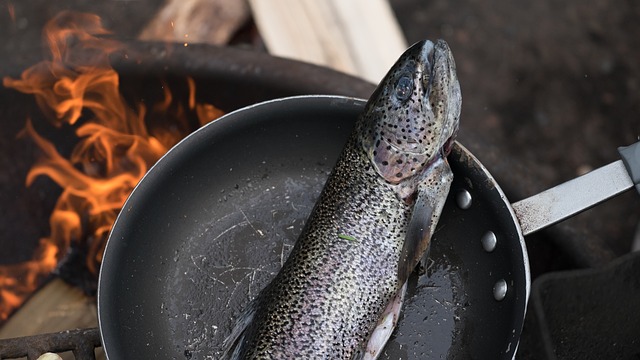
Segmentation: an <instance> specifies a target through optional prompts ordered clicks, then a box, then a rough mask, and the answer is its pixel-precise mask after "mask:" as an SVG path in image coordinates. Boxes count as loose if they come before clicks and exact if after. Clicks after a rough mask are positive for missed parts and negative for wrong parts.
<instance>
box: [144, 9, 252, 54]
mask: <svg viewBox="0 0 640 360" xmlns="http://www.w3.org/2000/svg"><path fill="white" fill-rule="evenodd" d="M249 16H250V13H249V6H248V5H247V3H246V2H245V0H168V1H167V2H166V3H165V5H164V7H163V8H162V9H161V10H160V11H159V12H158V13H157V14H156V16H155V17H154V18H153V20H151V22H150V23H149V24H147V26H146V27H145V28H144V29H143V30H142V32H141V33H140V35H139V37H138V38H139V39H140V40H154V41H167V42H182V43H185V44H189V43H207V44H214V45H224V44H226V43H228V42H229V40H230V39H231V37H232V36H233V35H234V34H235V32H236V31H237V30H238V29H240V28H241V27H242V26H243V25H244V24H245V23H246V22H247V21H248V19H249Z"/></svg>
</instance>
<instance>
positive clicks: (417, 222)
mask: <svg viewBox="0 0 640 360" xmlns="http://www.w3.org/2000/svg"><path fill="white" fill-rule="evenodd" d="M461 104H462V97H461V93H460V85H459V83H458V79H457V75H456V68H455V63H454V60H453V56H452V54H451V50H450V49H449V46H448V45H447V43H446V42H445V41H443V40H438V41H437V42H436V43H435V44H434V43H433V42H431V41H428V40H425V41H421V42H418V43H416V44H414V45H413V46H411V47H410V48H409V49H408V50H406V52H405V53H404V54H402V55H401V57H400V58H399V59H398V61H397V62H396V63H395V64H394V65H393V67H392V68H391V69H390V70H389V72H388V73H387V75H386V76H385V77H384V78H383V79H382V81H381V82H380V84H379V85H378V87H377V88H376V90H375V91H374V93H373V94H372V95H371V98H370V99H369V101H368V102H367V104H366V106H365V109H364V111H363V113H362V114H361V115H360V116H359V117H358V119H357V120H356V124H355V127H354V130H353V132H352V133H351V135H350V137H349V139H348V140H347V144H346V145H345V147H344V149H343V151H342V153H341V155H340V156H339V158H338V161H337V163H336V165H335V167H334V168H333V170H332V172H331V174H330V175H329V178H328V180H327V182H326V183H325V186H324V188H323V190H322V193H321V195H320V197H319V199H318V201H317V203H316V204H315V206H314V208H313V210H312V212H311V215H310V217H309V218H308V220H307V222H306V224H305V227H304V228H303V230H302V233H301V235H300V237H299V238H298V240H297V242H296V243H295V245H294V248H293V249H292V251H291V253H290V255H289V257H288V258H287V260H286V262H285V263H284V265H283V267H282V269H281V270H280V271H279V272H278V274H277V275H276V276H275V278H274V279H273V280H272V281H271V282H270V283H269V284H268V285H267V286H266V287H265V288H264V289H263V290H262V291H261V292H260V293H259V295H258V296H257V297H256V298H255V299H254V300H253V301H252V302H251V303H250V304H249V305H248V307H247V308H246V309H245V310H244V311H243V313H242V314H240V316H239V319H238V321H237V324H236V326H235V328H234V329H233V331H232V333H231V334H230V335H229V336H228V337H227V339H226V340H225V344H224V345H223V347H224V348H225V357H226V358H230V359H376V358H377V357H378V356H379V355H380V353H381V352H382V349H383V347H384V345H385V344H386V342H387V341H388V339H389V337H390V336H391V333H392V331H393V329H394V327H395V325H396V323H397V320H398V316H399V313H400V309H401V306H402V301H403V298H404V293H405V290H406V282H407V278H408V277H409V275H410V274H411V272H412V271H413V270H414V268H415V267H416V266H417V265H418V263H419V262H420V261H421V259H422V258H423V256H424V255H425V253H426V252H427V250H428V248H429V244H430V240H431V236H432V235H433V233H434V230H435V226H436V224H437V222H438V219H439V217H440V213H441V211H442V208H443V206H444V203H445V200H446V198H447V194H448V192H449V188H450V185H451V182H452V180H453V173H452V171H451V169H450V167H449V164H448V162H447V159H446V157H447V155H448V154H449V151H450V150H451V147H452V145H453V141H454V139H455V136H456V134H457V132H458V125H459V118H460V107H461Z"/></svg>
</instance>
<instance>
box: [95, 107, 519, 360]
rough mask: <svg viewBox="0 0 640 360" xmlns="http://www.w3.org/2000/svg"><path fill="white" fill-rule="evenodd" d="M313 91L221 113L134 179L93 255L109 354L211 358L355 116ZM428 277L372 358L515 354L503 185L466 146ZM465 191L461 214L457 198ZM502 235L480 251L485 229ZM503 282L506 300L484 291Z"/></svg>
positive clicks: (273, 261)
mask: <svg viewBox="0 0 640 360" xmlns="http://www.w3.org/2000/svg"><path fill="white" fill-rule="evenodd" d="M363 106H364V102H363V101H361V100H355V99H349V98H343V97H329V96H310V97H296V98H287V99H282V100H276V101H271V102H267V103H263V104H260V105H256V106H252V107H250V108H245V109H243V110H240V111H237V112H234V113H231V114H229V115H227V116H225V117H223V118H221V119H219V120H217V121H216V122H214V123H211V124H209V125H208V126H205V127H204V128H202V129H200V130H198V131H197V132H195V133H194V134H192V135H191V136H190V137H188V138H187V139H185V140H184V141H183V142H181V143H180V144H178V145H177V146H176V147H175V148H173V149H172V150H171V151H170V152H169V153H168V154H167V155H166V156H165V157H164V158H163V159H162V160H160V161H159V162H158V163H157V164H156V166H154V168H153V169H152V170H151V171H150V172H149V173H148V174H147V176H146V177H145V178H144V179H143V180H142V181H141V183H140V184H139V185H138V187H137V188H136V190H135V191H134V192H133V193H132V195H131V197H130V198H129V200H128V201H127V203H126V204H125V207H124V208H123V211H122V212H121V214H120V216H119V218H118V221H117V222H116V224H115V226H114V228H113V230H112V233H111V236H110V239H109V242H108V244H107V248H106V251H105V256H104V259H103V267H102V272H101V276H100V283H99V293H98V312H99V319H100V328H101V333H102V337H103V346H104V348H105V350H106V353H107V356H108V357H109V358H110V359H126V358H137V359H140V358H177V359H183V358H185V359H211V358H218V357H219V354H220V347H221V343H222V340H223V339H224V338H225V337H226V336H227V335H228V334H229V332H230V331H231V328H232V327H233V324H234V322H235V320H234V319H235V318H237V316H238V313H239V312H240V311H241V310H242V309H243V308H244V307H245V305H246V304H247V302H248V301H249V300H250V299H252V298H253V297H255V296H256V295H257V293H258V292H259V291H260V289H261V288H262V287H263V286H264V285H265V284H266V283H267V282H268V281H269V280H270V279H271V278H272V277H273V276H274V275H275V273H276V272H277V271H278V269H279V268H280V266H281V265H282V263H283V261H284V259H286V256H287V254H288V252H289V251H290V249H291V247H292V245H293V243H294V242H295V240H296V238H297V236H298V234H299V233H300V231H301V229H302V225H303V224H304V221H305V220H306V218H307V216H308V214H309V213H310V211H311V208H312V207H313V205H314V203H315V201H316V199H317V196H318V195H319V194H320V191H321V189H322V186H323V184H324V181H325V180H326V177H327V175H328V174H329V172H330V171H331V169H332V167H333V165H334V163H335V161H336V159H337V157H338V154H339V152H340V150H341V148H342V146H343V144H344V142H345V140H346V138H347V136H348V134H349V132H350V131H351V128H352V126H353V122H354V120H355V118H356V117H357V116H358V114H359V112H360V111H361V110H362V107H363ZM450 162H451V165H452V169H453V170H454V174H455V179H454V183H453V185H452V191H451V194H450V196H449V199H448V200H447V204H446V205H445V209H444V214H443V216H442V220H441V222H440V224H439V227H438V230H437V231H436V236H435V238H434V240H433V242H432V248H431V252H430V258H431V261H430V265H429V267H428V269H427V275H426V276H416V275H414V276H413V277H412V278H411V279H410V287H409V294H408V295H409V296H408V297H407V300H406V302H405V307H404V310H403V313H402V315H401V319H400V321H399V324H398V327H397V329H396V330H395V332H394V335H393V338H392V339H391V340H390V342H389V343H388V344H387V347H386V350H385V352H384V353H383V355H382V356H381V358H382V359H398V358H402V359H428V358H434V359H435V358H438V359H439V358H465V357H469V356H471V355H472V354H473V357H479V358H485V357H486V358H491V359H496V358H511V357H512V356H513V353H514V352H515V349H516V345H517V338H518V337H519V334H520V329H521V327H522V318H523V317H524V308H525V306H526V296H527V290H526V275H525V273H526V271H528V269H526V260H525V258H524V256H525V255H526V254H525V253H524V252H523V249H522V248H521V243H520V241H519V240H520V239H521V237H520V235H519V230H518V228H517V225H515V223H514V222H513V219H512V218H511V217H510V214H509V206H508V202H507V201H506V199H504V196H503V195H502V194H501V192H500V190H499V187H497V185H496V184H495V182H493V179H491V178H490V177H488V176H489V175H488V174H487V173H486V171H485V170H484V168H482V166H481V165H480V164H479V163H478V162H477V160H475V158H473V156H471V155H470V154H468V152H467V151H466V150H465V149H464V148H462V147H460V146H458V145H457V146H456V147H455V148H454V151H453V153H452V155H451V157H450ZM462 189H468V190H470V192H471V193H472V196H473V202H472V206H471V208H469V209H468V210H462V209H460V208H459V207H458V206H457V204H456V201H455V196H456V194H457V192H459V191H461V190H462ZM489 230H491V231H493V232H494V233H496V235H497V237H498V245H497V246H496V249H495V250H494V251H493V252H491V253H488V252H486V251H485V250H484V249H483V247H482V245H481V241H480V239H481V237H482V235H483V234H484V233H486V232H487V231H489ZM500 279H504V280H505V281H506V283H507V284H508V290H507V295H506V297H505V299H504V300H502V301H496V300H495V299H494V296H493V286H494V284H495V283H496V282H497V281H498V280H500Z"/></svg>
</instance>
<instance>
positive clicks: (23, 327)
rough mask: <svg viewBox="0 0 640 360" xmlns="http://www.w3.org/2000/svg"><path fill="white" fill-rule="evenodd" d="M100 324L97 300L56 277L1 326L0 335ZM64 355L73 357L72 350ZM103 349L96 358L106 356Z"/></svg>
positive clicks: (51, 331) (20, 335)
mask: <svg viewBox="0 0 640 360" xmlns="http://www.w3.org/2000/svg"><path fill="white" fill-rule="evenodd" d="M97 326H98V313H97V306H96V301H95V299H93V298H89V297H87V296H86V295H84V293H83V292H82V291H80V290H79V289H77V288H75V287H73V286H71V285H68V284H67V283H65V282H64V281H62V280H60V279H58V278H54V279H53V280H51V281H50V282H49V283H47V284H46V285H45V286H43V287H42V288H41V289H40V290H38V291H37V292H36V293H35V294H34V295H33V296H32V297H31V298H30V299H29V300H27V302H26V303H24V304H23V305H22V307H21V308H20V309H19V310H18V311H17V312H16V313H14V314H13V315H12V316H11V317H10V318H9V320H7V322H6V323H5V324H4V325H3V326H2V328H0V339H10V338H15V337H22V336H31V335H38V334H45V333H54V332H60V331H64V330H69V329H84V328H94V327H97ZM61 356H62V358H63V359H65V360H66V359H73V355H71V354H70V353H63V354H61ZM105 358H106V357H105V356H104V352H102V350H101V349H99V350H97V351H96V359H105Z"/></svg>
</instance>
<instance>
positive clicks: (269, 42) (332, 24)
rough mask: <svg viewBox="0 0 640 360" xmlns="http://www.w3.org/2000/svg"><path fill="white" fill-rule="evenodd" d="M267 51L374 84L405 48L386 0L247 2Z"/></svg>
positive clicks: (273, 0) (258, 0)
mask: <svg viewBox="0 0 640 360" xmlns="http://www.w3.org/2000/svg"><path fill="white" fill-rule="evenodd" d="M249 4H250V5H251V10H252V13H253V17H254V20H255V22H256V25H257V26H258V30H259V32H260V35H261V36H262V38H263V39H264V42H265V44H266V46H267V49H268V50H269V52H270V53H271V54H273V55H276V56H282V57H287V58H292V59H297V60H301V61H306V62H311V63H314V64H318V65H323V66H327V67H330V68H333V69H336V70H339V71H343V72H346V73H349V74H352V75H356V76H360V77H362V78H364V79H366V80H369V81H371V82H374V83H377V82H379V81H380V79H382V77H383V76H384V75H385V74H386V72H387V70H388V69H389V68H390V67H391V65H393V63H394V62H395V60H396V59H397V58H398V56H400V54H401V53H402V52H403V51H404V50H405V49H406V48H407V42H406V40H405V38H404V35H403V33H402V30H401V29H400V26H399V25H398V22H397V20H396V18H395V15H394V13H393V10H392V9H391V6H390V5H389V3H388V2H387V1H386V0H349V1H344V0H326V1H315V0H249Z"/></svg>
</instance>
